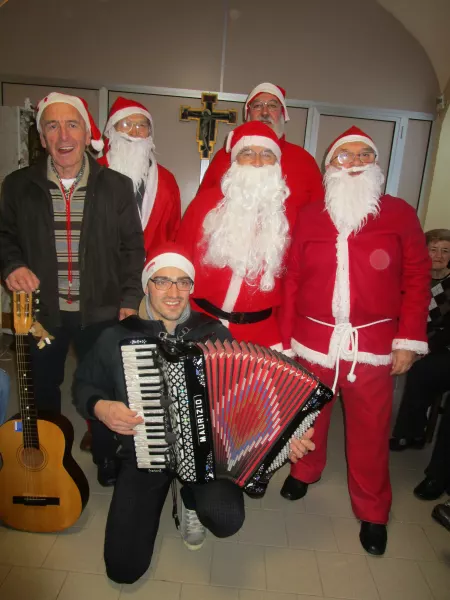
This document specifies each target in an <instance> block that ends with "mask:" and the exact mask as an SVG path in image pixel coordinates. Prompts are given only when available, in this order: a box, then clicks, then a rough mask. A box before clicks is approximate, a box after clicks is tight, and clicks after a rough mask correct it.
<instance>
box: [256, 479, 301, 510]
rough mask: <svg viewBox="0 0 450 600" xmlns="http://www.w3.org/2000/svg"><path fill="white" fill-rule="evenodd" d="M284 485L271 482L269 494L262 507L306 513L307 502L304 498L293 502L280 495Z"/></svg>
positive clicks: (265, 496)
mask: <svg viewBox="0 0 450 600" xmlns="http://www.w3.org/2000/svg"><path fill="white" fill-rule="evenodd" d="M282 485H283V482H281V483H280V484H278V483H277V482H272V481H271V482H270V485H269V487H268V488H267V492H266V493H265V495H264V497H263V498H262V500H261V507H262V508H266V509H269V510H282V511H284V512H295V513H298V512H300V513H303V512H305V502H304V500H303V498H302V499H300V500H295V501H294V502H292V501H291V500H286V498H283V497H282V496H281V495H280V490H281V486H282Z"/></svg>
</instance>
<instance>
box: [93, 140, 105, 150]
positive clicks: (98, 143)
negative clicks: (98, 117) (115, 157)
mask: <svg viewBox="0 0 450 600" xmlns="http://www.w3.org/2000/svg"><path fill="white" fill-rule="evenodd" d="M91 146H92V147H93V148H94V150H96V151H97V152H101V151H102V150H103V147H104V143H103V140H93V139H91Z"/></svg>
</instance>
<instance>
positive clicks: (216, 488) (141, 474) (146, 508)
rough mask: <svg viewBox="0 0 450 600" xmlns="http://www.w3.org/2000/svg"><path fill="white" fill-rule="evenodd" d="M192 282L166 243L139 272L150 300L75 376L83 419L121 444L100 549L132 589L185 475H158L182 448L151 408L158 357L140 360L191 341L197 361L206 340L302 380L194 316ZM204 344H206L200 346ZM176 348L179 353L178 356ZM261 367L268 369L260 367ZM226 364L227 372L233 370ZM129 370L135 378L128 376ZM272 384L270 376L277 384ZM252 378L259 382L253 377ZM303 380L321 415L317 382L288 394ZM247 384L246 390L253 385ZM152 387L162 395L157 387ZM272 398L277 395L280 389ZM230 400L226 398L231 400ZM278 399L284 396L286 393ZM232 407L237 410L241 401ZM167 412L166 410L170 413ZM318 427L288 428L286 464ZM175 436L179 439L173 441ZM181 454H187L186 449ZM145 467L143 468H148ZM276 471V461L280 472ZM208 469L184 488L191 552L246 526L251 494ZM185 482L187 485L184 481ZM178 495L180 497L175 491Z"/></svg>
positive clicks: (274, 358) (187, 267)
mask: <svg viewBox="0 0 450 600" xmlns="http://www.w3.org/2000/svg"><path fill="white" fill-rule="evenodd" d="M194 276H195V270H194V266H193V264H192V262H191V260H190V258H189V256H188V255H187V253H186V252H185V251H184V250H183V249H182V248H181V247H180V246H179V245H176V244H173V243H171V244H166V245H165V246H164V247H161V248H159V249H158V250H156V251H155V253H154V255H153V257H151V258H150V260H149V262H148V263H147V264H146V266H145V268H144V271H143V274H142V284H143V290H144V292H145V297H144V300H143V301H142V303H141V307H140V311H139V316H137V315H134V316H130V317H128V318H127V319H124V320H123V321H121V322H120V323H119V324H117V325H116V326H114V327H111V328H110V329H108V330H106V331H105V332H104V333H103V334H102V335H101V337H100V338H99V340H98V342H97V344H96V345H95V347H94V348H93V349H92V351H91V352H90V354H89V355H88V356H87V357H86V359H85V360H84V361H83V363H82V364H80V366H79V368H78V370H77V372H76V375H75V384H74V386H75V387H74V394H75V402H76V404H77V409H78V411H79V412H80V414H81V415H82V416H83V417H84V418H87V419H98V420H100V421H102V422H103V423H104V424H105V425H106V426H107V427H109V428H110V429H111V430H112V431H114V432H115V433H116V434H118V437H119V440H120V443H121V446H120V449H119V452H118V460H120V469H119V475H118V478H117V482H116V485H115V489H114V494H113V497H112V501H111V506H110V509H109V514H108V520H107V524H106V533H105V550H104V552H105V564H106V571H107V574H108V576H109V578H110V579H112V580H114V581H116V582H117V583H133V582H135V581H136V580H138V579H139V578H140V577H142V575H143V574H144V573H145V572H146V570H147V569H148V567H149V565H150V561H151V558H152V553H153V548H154V543H155V538H156V535H157V532H158V527H159V521H160V515H161V511H162V508H163V505H164V502H165V500H166V496H167V494H168V491H169V487H170V485H171V482H172V481H173V480H174V477H175V475H179V473H178V472H176V469H172V468H166V467H167V466H168V465H167V464H161V468H157V466H158V461H159V460H160V459H161V458H162V457H161V454H163V453H164V451H165V450H166V449H167V447H168V446H169V451H168V454H171V453H172V455H174V454H175V452H173V451H171V450H170V444H172V445H173V446H175V445H176V442H175V434H174V433H173V432H172V434H170V433H167V432H166V431H162V432H161V431H160V430H161V428H163V425H160V423H159V419H158V417H157V416H155V415H157V411H158V410H162V409H161V404H163V401H162V400H161V399H160V400H159V401H158V402H156V401H152V400H151V393H150V391H149V390H151V386H152V381H153V379H152V373H153V371H152V368H151V367H149V366H148V365H149V364H153V363H151V360H153V359H151V360H150V361H148V362H147V363H145V364H144V362H145V361H144V360H143V358H142V357H145V356H154V354H152V353H153V352H154V348H155V347H157V346H158V344H160V345H162V346H164V345H166V346H168V347H169V350H168V354H170V349H171V347H172V348H176V346H177V344H178V345H183V344H184V345H185V346H186V345H189V343H191V346H194V345H195V346H196V348H197V353H199V354H200V352H199V350H198V345H197V343H198V342H205V344H204V346H203V348H204V351H205V352H206V347H207V346H208V345H209V346H210V347H211V348H214V346H213V344H212V343H211V341H207V340H216V342H215V343H216V344H218V345H219V346H220V348H222V349H224V348H225V349H227V352H228V355H229V356H231V349H232V346H235V349H237V352H241V354H242V347H243V346H245V348H247V349H248V352H249V353H251V352H253V353H255V352H256V353H258V356H259V357H262V356H264V357H265V358H267V360H268V361H269V363H270V365H275V363H277V365H282V369H281V370H283V372H286V371H289V369H291V373H294V371H296V373H297V372H298V370H299V367H298V365H297V366H296V365H295V363H293V362H292V361H291V363H289V362H287V361H289V360H290V359H288V358H285V359H284V358H283V357H282V355H280V354H278V353H277V352H274V351H270V350H268V349H264V348H261V347H257V346H252V345H251V344H249V345H248V346H247V345H245V344H238V343H237V342H235V341H233V340H232V337H231V334H230V332H229V330H228V329H227V328H226V327H225V326H223V325H222V324H221V323H220V321H218V320H216V319H215V318H213V317H211V316H209V315H206V314H204V313H198V312H195V311H192V310H191V309H190V306H189V296H190V294H191V293H192V291H193V287H194ZM143 340H144V341H145V342H146V344H144V345H142V344H143V343H144V342H143ZM193 342H195V344H193ZM171 344H172V346H171ZM199 345H200V346H201V344H199ZM185 346H183V347H185ZM173 351H174V352H175V350H173ZM243 360H244V359H243ZM140 361H141V362H140ZM257 362H258V364H262V363H261V361H260V360H259V361H257ZM262 362H264V361H262ZM165 364H166V366H167V365H169V367H168V368H169V370H170V368H171V366H170V360H168V361H166V363H165ZM195 364H196V363H195ZM227 364H228V366H229V365H230V364H231V363H227ZM233 364H234V363H233ZM127 365H128V366H127ZM129 365H131V367H130V366H129ZM133 368H134V375H133V374H132V371H133ZM227 368H228V367H227ZM271 368H272V367H271ZM234 369H235V370H234V373H237V371H238V370H237V369H236V367H234ZM163 370H164V368H163ZM241 372H242V371H241ZM130 373H131V374H130ZM247 373H248V372H247ZM260 373H262V371H261V372H260ZM297 375H298V373H297ZM139 378H140V380H139ZM274 378H275V377H274V376H273V371H272V374H271V380H274ZM269 379H270V378H269V377H264V378H261V377H260V379H259V382H260V383H259V384H258V385H259V391H257V390H256V387H255V389H254V390H253V392H252V394H251V396H252V397H253V398H256V399H257V402H259V401H260V398H262V397H263V396H261V395H260V393H261V394H264V393H265V390H268V389H269V385H270V381H269ZM135 380H137V381H138V383H137V388H138V389H139V393H146V394H147V397H148V398H150V399H149V400H147V401H146V405H145V403H144V406H143V410H139V409H137V410H132V409H131V408H130V406H135V404H134V403H133V398H135V395H133V394H134V392H133V390H135V389H136V388H135V387H133V382H134V381H135ZM139 381H140V383H139ZM200 381H201V377H200ZM203 381H204V380H203ZM255 381H256V382H258V377H256V376H255ZM304 381H307V382H308V383H309V384H311V389H313V387H314V386H315V389H316V391H315V392H314V390H313V391H312V393H311V397H314V394H316V396H317V395H318V396H320V395H322V398H321V401H320V402H319V403H318V405H319V406H318V408H320V405H321V402H322V403H323V401H326V400H327V399H328V396H327V394H328V390H326V388H324V387H323V386H320V384H319V383H318V381H317V380H315V379H314V378H312V379H310V378H309V376H308V374H306V375H305V373H304V372H303V374H301V376H300V379H296V380H295V383H294V384H293V385H292V384H291V388H290V389H289V390H288V392H289V394H288V395H289V396H292V395H293V394H294V395H295V393H296V390H297V389H299V388H301V386H302V385H304V383H303V382H304ZM130 382H131V383H130ZM235 383H236V382H235ZM246 383H247V384H249V382H248V379H247V380H246ZM208 385H209V382H208ZM293 386H294V387H295V389H293ZM154 387H155V386H154ZM156 387H158V388H159V389H161V386H160V385H159V384H158V386H156ZM181 387H183V385H182V384H181V383H180V382H179V380H176V381H174V380H173V378H172V379H170V373H169V384H168V386H167V382H166V392H167V393H166V396H171V395H174V394H175V395H177V393H180V394H181V392H180V389H181ZM287 388H289V385H287ZM287 388H286V389H287ZM143 390H144V392H143ZM257 392H258V393H257ZM227 393H228V392H227V390H224V391H223V395H224V396H226V395H227ZM276 393H279V390H278V391H277V392H276ZM163 395H164V394H163ZM228 395H230V394H229V393H228ZM280 395H282V394H281V392H280ZM194 398H197V396H194ZM269 399H270V398H269ZM240 400H241V398H239V402H240ZM195 402H197V400H195ZM156 404H159V408H155V409H153V408H152V407H153V406H155V405H156ZM262 404H263V403H262V402H261V405H258V406H257V409H258V411H259V412H261V411H260V407H261V406H262ZM235 405H236V406H238V403H236V404H235ZM136 406H137V405H136ZM239 406H240V404H239ZM264 406H266V405H264ZM166 408H167V407H166ZM170 410H171V409H170V406H169V407H168V408H167V410H166V414H167V413H168V412H169V411H170ZM264 410H265V408H264ZM152 411H154V412H152ZM205 412H206V411H205ZM280 413H281V409H280ZM249 414H250V418H249V417H248V415H249ZM254 414H256V413H252V412H251V411H250V412H247V419H249V421H250V425H253V423H254ZM277 414H278V413H277ZM152 415H153V417H152ZM143 417H144V418H143ZM245 417H246V415H245V414H242V413H241V419H242V420H244V419H245ZM312 420H313V419H310V420H309V421H308V418H307V417H306V418H305V419H304V421H303V429H301V428H295V429H294V430H292V428H291V430H290V431H289V436H288V437H287V438H285V439H284V443H285V446H284V449H285V455H284V460H285V459H287V458H289V460H291V462H296V461H297V460H298V459H300V458H302V456H303V455H304V454H306V453H307V452H308V451H309V450H314V443H313V442H312V441H311V436H312V433H313V430H312V429H311V428H310V423H311V422H312ZM158 429H159V438H158ZM174 429H175V428H174ZM250 430H251V431H250V433H251V434H252V435H253V436H254V439H257V434H256V433H255V432H254V431H252V427H250ZM303 432H305V433H303ZM170 435H172V436H173V437H172V438H171V437H170ZM152 436H153V437H154V438H155V440H158V439H159V442H158V441H156V442H155V443H156V446H155V445H153V446H152V445H151V444H149V439H150V438H152ZM199 437H201V436H199ZM231 437H232V436H231V435H230V438H231ZM299 438H300V439H299ZM133 439H134V443H133ZM286 440H287V441H286ZM152 443H153V442H152ZM158 443H159V444H160V446H159V447H158ZM266 445H267V441H266V438H264V439H263V442H262V443H261V444H260V446H266ZM144 446H145V452H147V453H150V455H151V458H150V463H151V465H150V468H149V467H148V465H147V463H146V462H145V460H144V459H143V458H142V449H143V447H144ZM149 447H150V449H149ZM257 448H258V444H255V445H254V447H253V446H252V447H251V452H250V454H254V453H256V452H257ZM182 452H185V454H188V448H185V449H184V450H182ZM241 454H242V452H241ZM240 456H241V455H239V456H238V457H237V458H236V460H235V462H238V461H239V459H240V458H239V457H240ZM141 461H143V462H142V464H141ZM216 462H217V461H216ZM274 463H276V461H273V463H272V464H274ZM155 465H156V467H155ZM139 466H140V467H141V468H139ZM172 466H173V465H172ZM278 466H279V463H277V465H276V467H274V468H277V467H278ZM142 467H144V468H142ZM145 467H147V468H145ZM208 469H209V467H208V466H207V467H206V470H205V473H206V475H205V481H208V483H206V484H205V483H195V482H194V483H192V482H191V481H193V480H192V479H189V477H188V476H185V478H184V479H185V480H189V481H190V482H189V483H184V485H183V487H182V488H181V498H182V515H181V527H180V529H181V535H182V537H183V540H184V542H185V544H186V546H187V547H188V548H189V549H193V550H195V549H198V548H200V547H201V545H202V544H203V541H204V539H205V528H207V529H209V530H210V531H211V532H212V533H213V534H214V535H216V536H217V537H228V536H230V535H233V534H235V533H236V532H237V531H238V530H239V529H240V528H241V526H242V524H243V522H244V518H245V511H244V499H243V490H245V487H244V486H239V485H237V484H236V482H235V481H234V480H232V479H230V478H229V477H228V478H220V477H218V478H216V479H215V480H210V479H209V478H208V477H209V476H208V472H209V471H208ZM180 479H182V480H183V477H180ZM173 489H174V490H175V488H173ZM174 493H175V492H174Z"/></svg>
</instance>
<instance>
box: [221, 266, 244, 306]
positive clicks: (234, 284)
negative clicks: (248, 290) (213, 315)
mask: <svg viewBox="0 0 450 600" xmlns="http://www.w3.org/2000/svg"><path fill="white" fill-rule="evenodd" d="M243 281H244V280H243V278H242V277H239V275H235V274H234V273H233V276H232V277H231V281H230V285H229V286H228V290H227V295H226V296H225V300H224V301H223V304H222V310H223V311H224V312H227V313H230V312H233V310H234V307H235V306H236V301H237V299H238V296H239V293H240V291H241V287H242V282H243Z"/></svg>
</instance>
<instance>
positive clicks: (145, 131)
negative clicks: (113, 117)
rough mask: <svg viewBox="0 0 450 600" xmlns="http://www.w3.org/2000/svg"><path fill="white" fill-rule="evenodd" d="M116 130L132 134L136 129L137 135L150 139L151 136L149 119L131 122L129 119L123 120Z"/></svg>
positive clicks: (117, 124)
mask: <svg viewBox="0 0 450 600" xmlns="http://www.w3.org/2000/svg"><path fill="white" fill-rule="evenodd" d="M115 127H116V130H117V131H120V132H122V133H131V132H132V131H133V129H134V131H135V132H136V134H137V135H140V136H144V137H148V135H149V134H150V122H149V120H148V119H144V120H142V121H130V120H129V119H122V120H121V121H119V122H118V123H116V126H115Z"/></svg>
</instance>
